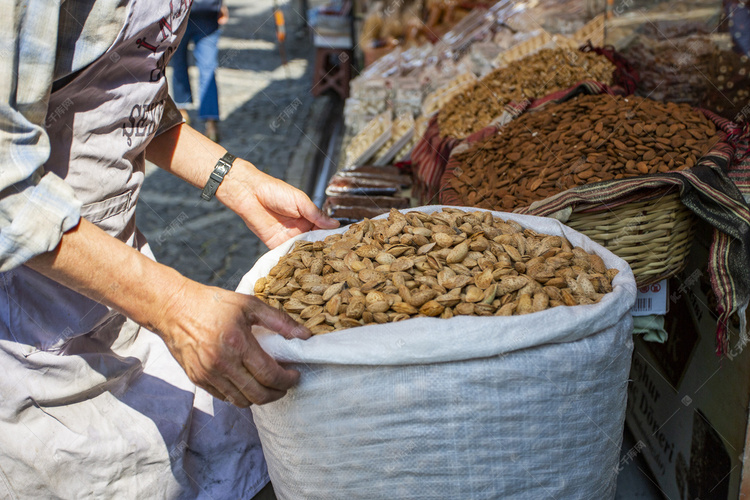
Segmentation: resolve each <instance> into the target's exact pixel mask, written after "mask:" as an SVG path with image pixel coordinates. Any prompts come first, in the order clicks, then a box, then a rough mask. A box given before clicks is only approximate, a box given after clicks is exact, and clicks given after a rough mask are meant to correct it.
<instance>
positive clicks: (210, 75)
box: [193, 16, 221, 120]
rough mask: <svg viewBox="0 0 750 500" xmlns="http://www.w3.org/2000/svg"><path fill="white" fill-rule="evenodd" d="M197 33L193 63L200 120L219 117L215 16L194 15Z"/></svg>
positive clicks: (218, 33)
mask: <svg viewBox="0 0 750 500" xmlns="http://www.w3.org/2000/svg"><path fill="white" fill-rule="evenodd" d="M194 22H195V26H196V28H197V30H198V34H197V35H196V38H195V49H194V50H193V55H194V56H195V64H196V66H198V72H199V73H200V78H199V102H200V107H199V109H198V116H199V117H200V118H201V119H202V120H218V119H219V94H218V91H217V88H216V68H217V67H218V65H219V62H218V59H219V36H220V35H221V30H219V24H218V22H217V21H216V16H212V17H209V18H204V17H196V18H195V20H194Z"/></svg>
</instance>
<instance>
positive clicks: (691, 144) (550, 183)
mask: <svg viewBox="0 0 750 500" xmlns="http://www.w3.org/2000/svg"><path fill="white" fill-rule="evenodd" d="M719 139H720V136H719V134H717V132H716V127H715V126H714V123H713V122H712V121H711V120H709V119H708V118H706V116H705V115H704V114H703V113H701V112H699V111H696V110H694V109H692V108H691V107H690V106H688V105H687V104H676V103H664V102H658V101H653V100H651V99H646V98H641V97H627V98H624V97H621V96H616V97H613V96H611V95H607V94H601V95H593V96H579V97H576V98H573V99H571V100H569V101H566V102H564V103H560V104H550V105H548V106H546V107H544V108H541V109H540V110H539V111H530V112H527V113H525V114H524V115H522V116H521V117H519V118H517V119H516V120H514V121H512V122H510V123H508V124H507V125H505V126H503V127H502V128H501V129H500V130H499V131H498V133H497V134H496V135H493V136H491V137H489V138H487V139H485V140H482V141H477V142H476V143H474V144H472V145H471V146H470V147H469V148H468V149H467V150H466V151H463V152H461V153H458V154H456V156H455V160H456V161H457V162H458V166H457V167H456V168H455V169H454V171H453V174H452V176H450V177H449V180H448V182H449V185H450V188H452V190H453V191H455V193H456V194H457V197H458V201H457V204H462V205H471V206H476V207H482V208H489V209H493V210H513V209H515V208H521V207H526V206H529V205H530V204H531V203H533V202H534V201H538V200H543V199H545V198H547V197H549V196H552V195H554V194H557V193H559V192H562V191H565V190H567V189H570V188H571V187H575V186H580V185H584V184H591V183H593V182H599V181H605V180H611V179H624V178H627V177H635V176H639V175H644V174H653V173H660V172H661V173H663V172H669V171H673V170H684V169H687V168H691V167H693V166H694V165H695V164H696V163H697V162H698V160H699V159H700V158H701V157H702V156H703V155H704V154H706V153H707V152H708V151H709V150H710V149H711V148H712V147H713V146H714V145H715V144H716V143H717V142H718V141H719ZM452 202H456V200H452Z"/></svg>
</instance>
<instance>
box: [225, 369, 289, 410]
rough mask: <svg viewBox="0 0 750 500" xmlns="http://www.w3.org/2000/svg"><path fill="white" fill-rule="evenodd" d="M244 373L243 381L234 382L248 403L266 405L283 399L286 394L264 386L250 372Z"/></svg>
mask: <svg viewBox="0 0 750 500" xmlns="http://www.w3.org/2000/svg"><path fill="white" fill-rule="evenodd" d="M244 373H245V375H244V376H242V377H241V379H242V380H238V381H233V383H234V385H235V386H236V387H237V388H238V389H239V390H240V391H241V392H242V394H243V395H244V396H245V398H247V400H248V401H252V402H253V403H255V404H257V405H264V404H266V403H270V402H272V401H276V400H278V399H281V398H283V397H284V395H285V394H286V391H283V390H278V389H272V388H270V387H266V386H264V385H263V384H261V383H260V382H258V380H256V379H255V377H253V376H252V375H251V374H250V372H249V371H247V370H245V372H244Z"/></svg>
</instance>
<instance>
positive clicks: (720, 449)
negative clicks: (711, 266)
mask: <svg viewBox="0 0 750 500" xmlns="http://www.w3.org/2000/svg"><path fill="white" fill-rule="evenodd" d="M707 234H710V232H708V233H707ZM707 256H708V247H707V244H706V242H705V241H698V242H696V244H695V245H694V248H693V249H692V252H691V256H690V258H689V261H688V265H687V267H686V270H685V271H683V272H682V273H681V274H680V275H679V276H677V277H675V278H673V279H672V280H670V283H669V291H670V293H669V302H670V303H669V307H670V310H669V312H668V314H667V315H666V320H665V328H666V330H667V332H668V334H669V339H668V341H667V342H666V343H665V344H655V343H647V342H644V341H643V340H642V339H636V340H635V351H634V353H633V362H632V368H631V382H630V385H629V391H628V407H627V417H626V424H627V426H628V428H629V429H630V430H631V432H632V433H633V435H634V436H635V439H636V441H637V442H638V445H636V447H634V453H638V452H640V453H643V457H644V459H645V460H646V463H647V464H648V465H649V467H650V469H651V472H652V473H653V475H654V478H655V480H656V482H657V483H658V486H659V488H660V489H661V490H662V491H663V493H664V494H665V496H666V497H668V498H670V499H673V500H676V499H680V500H682V499H691V500H692V499H701V500H706V499H725V498H731V499H736V498H750V467H749V466H748V465H750V462H748V461H747V460H746V458H747V457H746V453H747V451H748V446H747V445H748V444H749V443H748V406H749V405H750V345H745V346H743V345H742V344H741V343H739V342H738V340H737V339H738V336H737V335H736V334H735V335H734V336H733V337H732V341H731V342H732V346H731V347H730V354H729V356H728V357H724V358H719V357H717V356H716V337H715V335H716V322H717V318H716V315H715V314H714V312H713V311H714V310H715V309H714V308H713V307H712V306H713V305H714V303H715V301H714V300H713V299H712V295H713V294H712V292H711V288H710V284H709V281H708V271H707V268H706V264H707ZM745 464H748V465H745Z"/></svg>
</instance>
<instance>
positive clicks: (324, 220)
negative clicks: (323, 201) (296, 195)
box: [298, 196, 339, 229]
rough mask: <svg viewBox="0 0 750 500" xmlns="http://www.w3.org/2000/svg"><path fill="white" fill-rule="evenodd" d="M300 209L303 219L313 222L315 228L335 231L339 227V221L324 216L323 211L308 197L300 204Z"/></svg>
mask: <svg viewBox="0 0 750 500" xmlns="http://www.w3.org/2000/svg"><path fill="white" fill-rule="evenodd" d="M298 207H299V212H300V214H302V217H304V218H305V219H307V220H309V221H310V222H312V223H313V227H315V226H317V227H319V228H321V229H334V228H337V227H339V221H337V220H336V219H332V218H330V217H328V216H327V215H326V214H324V213H323V211H322V210H320V209H319V208H318V207H316V206H315V205H314V204H313V202H312V201H310V198H308V197H307V196H305V197H304V199H303V200H302V202H300V203H298Z"/></svg>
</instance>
